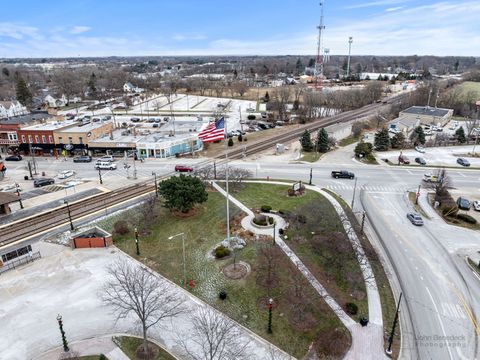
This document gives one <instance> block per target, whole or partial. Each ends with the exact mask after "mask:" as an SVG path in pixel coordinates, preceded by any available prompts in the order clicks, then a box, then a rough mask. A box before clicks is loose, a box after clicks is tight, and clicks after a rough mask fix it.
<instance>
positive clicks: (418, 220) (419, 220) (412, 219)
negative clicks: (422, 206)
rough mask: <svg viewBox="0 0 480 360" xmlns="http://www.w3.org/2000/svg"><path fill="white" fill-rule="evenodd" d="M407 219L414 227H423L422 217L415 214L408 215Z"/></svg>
mask: <svg viewBox="0 0 480 360" xmlns="http://www.w3.org/2000/svg"><path fill="white" fill-rule="evenodd" d="M407 219H408V220H410V222H411V223H412V224H413V225H416V226H422V225H423V219H422V217H421V216H420V215H419V214H417V213H415V212H411V213H408V214H407Z"/></svg>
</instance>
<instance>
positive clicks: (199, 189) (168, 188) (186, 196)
mask: <svg viewBox="0 0 480 360" xmlns="http://www.w3.org/2000/svg"><path fill="white" fill-rule="evenodd" d="M158 192H159V194H160V195H161V196H162V198H163V200H164V203H163V206H165V207H166V208H167V209H170V210H178V211H181V212H183V213H187V212H188V211H190V210H191V209H193V208H194V206H195V205H196V204H201V203H204V202H205V201H207V199H208V194H207V192H206V191H205V184H204V183H203V182H202V180H200V179H199V178H197V177H193V176H185V175H180V176H172V177H171V178H169V179H167V180H163V181H161V182H160V183H159V184H158Z"/></svg>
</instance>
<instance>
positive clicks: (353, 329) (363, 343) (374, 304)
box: [212, 181, 387, 360]
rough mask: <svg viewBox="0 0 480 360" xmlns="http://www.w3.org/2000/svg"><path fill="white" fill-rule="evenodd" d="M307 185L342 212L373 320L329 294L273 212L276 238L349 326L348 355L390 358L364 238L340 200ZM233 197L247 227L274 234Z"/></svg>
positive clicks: (379, 303) (213, 183)
mask: <svg viewBox="0 0 480 360" xmlns="http://www.w3.org/2000/svg"><path fill="white" fill-rule="evenodd" d="M249 182H254V183H268V184H275V185H288V186H290V185H291V184H287V183H283V182H276V181H249ZM212 185H213V187H214V188H215V189H217V190H218V191H219V192H220V193H221V194H223V195H224V196H226V195H227V194H226V192H225V190H224V189H223V188H221V187H220V186H219V185H218V184H217V183H215V182H212ZM306 187H307V189H309V190H312V191H316V192H318V193H320V194H321V195H323V196H324V197H325V198H326V199H327V200H328V201H329V202H330V203H331V204H332V205H333V207H334V208H335V211H336V212H337V214H338V216H339V217H340V219H341V221H342V224H343V227H344V230H345V232H346V234H347V236H348V239H349V240H350V243H351V244H352V247H353V249H354V251H355V254H356V256H357V260H358V262H359V264H360V268H361V270H362V274H363V277H364V280H365V285H366V289H367V298H368V311H369V319H370V323H369V324H368V325H367V326H365V327H362V326H361V325H360V324H358V323H357V322H355V321H354V320H353V319H352V318H351V317H350V316H348V315H347V314H346V313H345V311H343V309H342V308H341V306H340V305H339V304H338V303H337V302H336V300H335V299H334V298H332V297H331V296H330V294H328V292H327V291H326V289H325V288H324V287H323V286H322V285H321V284H320V282H319V281H318V280H317V279H316V278H315V277H314V276H313V274H312V273H311V272H310V270H308V268H307V267H306V266H305V265H304V264H303V262H302V261H301V260H300V259H299V258H298V256H297V255H296V254H295V253H294V252H293V251H292V250H291V249H290V248H289V246H288V245H287V244H286V243H285V241H284V240H283V239H282V237H281V235H280V233H279V230H280V229H281V228H283V227H284V226H285V225H286V224H285V221H284V219H283V218H282V217H280V216H278V215H274V214H269V216H272V217H273V218H274V219H275V221H277V224H278V226H276V230H275V239H276V244H278V246H279V247H280V248H281V249H282V251H283V252H284V253H285V254H286V255H287V256H288V257H289V258H290V260H291V261H292V262H293V263H294V264H295V266H297V267H298V269H299V270H300V271H301V272H302V274H303V275H304V276H305V278H306V279H307V280H308V282H309V283H310V284H311V285H312V286H313V287H314V289H315V290H316V291H317V292H318V294H319V295H320V296H321V297H322V298H323V299H324V300H325V302H326V303H327V305H328V306H330V308H331V309H332V310H333V312H334V313H335V314H336V315H337V317H338V318H339V319H340V320H341V321H342V323H343V324H344V325H345V327H347V328H348V329H349V331H350V333H351V335H352V346H351V348H350V349H349V351H348V353H347V355H346V357H345V359H352V360H355V359H372V360H376V359H386V358H387V357H386V355H385V352H384V351H385V350H384V341H383V319H382V306H381V302H380V294H379V293H378V289H377V286H376V282H375V276H374V274H373V271H372V269H371V267H370V263H369V262H368V259H367V257H366V255H365V252H364V250H363V248H362V245H361V243H360V240H359V239H358V237H357V235H356V233H355V231H354V229H353V226H352V225H351V223H350V221H349V220H348V217H347V215H346V213H345V211H344V210H343V208H342V206H341V205H340V204H339V203H338V201H337V200H336V199H335V198H334V197H333V196H331V195H330V194H328V193H326V192H325V191H323V190H321V189H319V188H318V187H315V186H306ZM229 200H230V201H231V202H232V203H233V204H235V205H236V206H237V207H238V208H240V209H241V210H242V211H244V212H245V213H246V214H247V216H246V217H245V218H244V219H242V222H241V223H242V227H243V228H244V229H246V230H250V231H252V232H254V233H256V234H261V235H272V234H273V229H268V228H267V229H264V228H263V229H261V228H258V227H256V226H254V225H253V224H252V222H251V220H252V219H253V217H254V216H255V215H254V213H253V212H252V211H251V210H250V209H249V208H248V207H247V206H245V205H244V204H242V203H241V202H240V201H238V200H237V199H235V198H234V197H232V196H231V195H229Z"/></svg>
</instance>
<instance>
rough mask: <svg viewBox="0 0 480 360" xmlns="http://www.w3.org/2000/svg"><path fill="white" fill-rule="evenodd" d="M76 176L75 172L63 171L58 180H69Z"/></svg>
mask: <svg viewBox="0 0 480 360" xmlns="http://www.w3.org/2000/svg"><path fill="white" fill-rule="evenodd" d="M73 175H75V171H73V170H63V171H60V172H59V173H58V178H59V179H68V178H69V177H72V176H73Z"/></svg>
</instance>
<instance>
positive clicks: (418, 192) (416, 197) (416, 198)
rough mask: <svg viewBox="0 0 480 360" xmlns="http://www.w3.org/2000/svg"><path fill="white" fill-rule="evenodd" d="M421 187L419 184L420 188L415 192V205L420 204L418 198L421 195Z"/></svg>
mask: <svg viewBox="0 0 480 360" xmlns="http://www.w3.org/2000/svg"><path fill="white" fill-rule="evenodd" d="M420 187H421V185H418V190H417V193H416V194H415V195H416V196H415V205H418V198H419V197H420Z"/></svg>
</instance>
